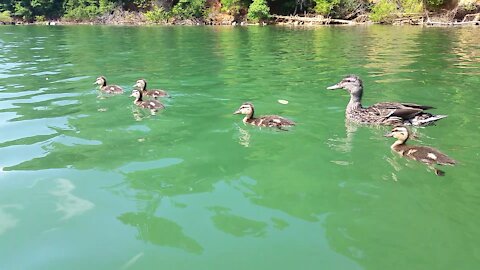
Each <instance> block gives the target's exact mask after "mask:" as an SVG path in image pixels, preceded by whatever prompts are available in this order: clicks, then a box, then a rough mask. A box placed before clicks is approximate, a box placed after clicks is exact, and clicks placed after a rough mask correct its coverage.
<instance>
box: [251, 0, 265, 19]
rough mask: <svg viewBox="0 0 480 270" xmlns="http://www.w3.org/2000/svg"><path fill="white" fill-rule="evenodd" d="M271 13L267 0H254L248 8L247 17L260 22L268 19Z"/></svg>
mask: <svg viewBox="0 0 480 270" xmlns="http://www.w3.org/2000/svg"><path fill="white" fill-rule="evenodd" d="M269 15H270V8H269V7H268V6H267V1H266V0H253V3H252V4H251V5H250V7H249V8H248V14H247V17H248V19H249V20H252V21H255V22H258V21H261V20H264V19H268V17H269Z"/></svg>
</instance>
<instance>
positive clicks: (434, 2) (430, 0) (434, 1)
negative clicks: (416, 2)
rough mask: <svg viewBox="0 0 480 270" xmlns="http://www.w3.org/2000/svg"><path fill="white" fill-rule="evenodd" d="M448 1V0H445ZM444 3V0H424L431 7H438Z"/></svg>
mask: <svg viewBox="0 0 480 270" xmlns="http://www.w3.org/2000/svg"><path fill="white" fill-rule="evenodd" d="M447 1H448V0H447ZM444 3H445V1H444V0H426V4H427V6H429V7H432V8H438V7H440V6H441V5H443V4H444Z"/></svg>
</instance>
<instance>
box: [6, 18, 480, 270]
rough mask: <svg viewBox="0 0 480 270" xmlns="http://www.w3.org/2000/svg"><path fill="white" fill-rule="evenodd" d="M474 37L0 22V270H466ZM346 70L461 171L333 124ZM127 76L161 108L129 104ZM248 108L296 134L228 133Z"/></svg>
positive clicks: (340, 112) (470, 252) (474, 200)
mask: <svg viewBox="0 0 480 270" xmlns="http://www.w3.org/2000/svg"><path fill="white" fill-rule="evenodd" d="M477 32H478V29H476V28H425V27H423V28H421V27H392V26H388V27H387V26H369V27H321V28H297V29H294V28H280V27H248V28H247V27H106V26H68V27H67V26H55V27H43V26H3V27H0V49H1V50H0V79H1V80H2V83H1V84H0V251H1V252H0V269H91V268H98V269H152V268H162V269H163V268H165V269H474V268H475V267H477V265H478V264H479V263H480V250H479V249H478V247H477V246H478V245H477V243H478V242H479V241H480V234H479V232H478V227H479V225H480V223H479V222H480V214H479V213H480V204H479V203H478V202H479V200H480V196H479V195H478V194H480V184H479V182H478V169H477V161H478V160H479V158H480V154H479V153H480V144H479V141H480V135H479V134H480V129H479V125H478V122H479V121H480V110H479V106H478V104H477V103H478V102H477V101H476V98H477V97H479V95H480V94H479V93H478V85H479V84H480V79H479V78H480V77H479V76H478V75H480V45H479V44H480V35H478V33H477ZM346 74H358V75H359V76H361V78H362V79H363V81H364V86H365V93H364V97H363V103H364V105H371V104H373V103H376V102H380V101H404V102H415V103H419V104H426V105H431V106H434V107H435V108H436V109H434V110H432V112H433V113H435V114H448V115H449V117H448V118H446V119H443V120H441V121H439V122H438V124H437V125H436V126H431V127H426V128H415V129H412V131H413V132H414V133H415V135H416V136H415V137H416V138H414V139H412V140H411V142H410V143H411V144H417V145H427V146H432V147H436V148H438V149H440V150H441V151H443V152H445V153H446V154H448V155H450V156H451V157H453V158H454V159H456V160H458V161H459V164H458V165H457V166H455V167H447V168H445V171H446V176H445V177H437V176H435V174H434V173H433V172H432V171H431V170H430V169H429V168H428V167H427V166H424V165H423V164H420V163H416V162H414V161H410V160H406V159H403V158H401V157H400V156H398V155H397V154H395V153H394V152H392V151H391V150H390V145H391V144H392V143H393V140H391V139H390V138H384V137H383V135H384V134H385V133H386V132H387V131H388V130H389V129H388V128H387V127H366V126H361V125H352V124H351V123H346V122H345V120H344V118H345V106H346V104H347V103H348V99H349V96H348V94H347V93H346V92H344V91H327V90H326V89H325V88H326V87H327V86H329V85H332V84H334V83H337V82H338V81H339V80H340V79H341V78H342V77H343V76H344V75H346ZM100 75H104V76H106V77H107V80H108V82H109V83H111V84H117V85H119V86H121V87H123V88H124V89H125V93H124V94H122V95H105V94H101V93H99V91H98V90H97V89H96V88H95V86H94V85H93V83H94V81H95V79H96V78H97V77H98V76H100ZM140 78H144V79H146V80H147V81H148V86H149V88H151V89H165V90H166V91H168V93H169V94H170V95H171V96H172V97H171V98H162V99H160V101H161V102H162V103H163V104H164V105H165V107H166V109H165V110H164V111H161V112H159V113H158V114H157V115H154V116H152V115H151V114H150V112H148V111H143V110H140V109H138V108H137V107H136V106H135V105H134V104H133V98H132V97H129V95H130V92H131V90H132V88H133V85H134V83H135V81H136V80H138V79H140ZM283 100H284V101H283ZM245 101H251V102H253V103H254V104H255V112H256V114H258V115H268V114H278V115H282V116H284V117H286V118H289V119H291V120H293V121H295V122H296V123H297V126H295V127H294V128H292V129H291V130H290V131H289V132H285V131H278V130H272V129H268V128H257V127H254V126H250V125H244V124H243V123H242V117H241V116H239V115H232V113H233V112H234V111H235V110H236V109H237V108H238V107H239V106H240V104H242V103H243V102H245ZM280 101H281V102H280ZM285 101H288V103H287V102H285Z"/></svg>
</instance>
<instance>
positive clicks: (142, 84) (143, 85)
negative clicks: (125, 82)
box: [133, 79, 169, 99]
mask: <svg viewBox="0 0 480 270" xmlns="http://www.w3.org/2000/svg"><path fill="white" fill-rule="evenodd" d="M133 87H138V88H139V89H140V91H142V94H143V95H144V96H151V97H153V98H155V99H156V98H158V97H168V96H169V95H168V93H167V92H166V91H165V90H160V89H153V90H147V81H146V80H144V79H140V80H137V82H136V83H135V85H134V86H133Z"/></svg>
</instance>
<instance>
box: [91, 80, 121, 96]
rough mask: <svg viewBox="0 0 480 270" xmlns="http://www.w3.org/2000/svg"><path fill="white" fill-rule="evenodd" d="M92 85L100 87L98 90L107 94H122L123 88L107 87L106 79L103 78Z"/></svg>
mask: <svg viewBox="0 0 480 270" xmlns="http://www.w3.org/2000/svg"><path fill="white" fill-rule="evenodd" d="M93 84H98V85H99V86H100V90H101V91H102V92H105V93H107V94H121V93H123V88H122V87H120V86H118V85H114V84H111V85H108V84H107V78H105V77H104V76H100V77H98V78H97V79H96V80H95V82H94V83H93Z"/></svg>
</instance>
